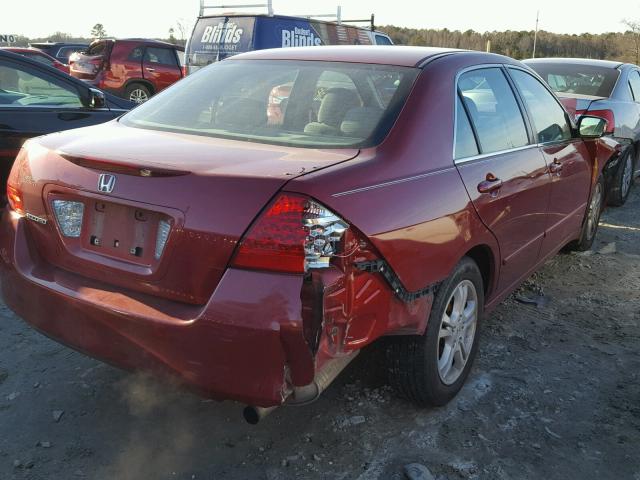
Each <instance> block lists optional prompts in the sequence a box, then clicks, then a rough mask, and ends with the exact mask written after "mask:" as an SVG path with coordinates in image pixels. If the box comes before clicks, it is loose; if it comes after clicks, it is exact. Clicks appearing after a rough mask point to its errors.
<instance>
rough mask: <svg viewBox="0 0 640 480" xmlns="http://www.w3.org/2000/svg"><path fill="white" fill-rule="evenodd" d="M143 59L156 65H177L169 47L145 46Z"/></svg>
mask: <svg viewBox="0 0 640 480" xmlns="http://www.w3.org/2000/svg"><path fill="white" fill-rule="evenodd" d="M144 61H145V62H149V63H157V64H158V65H175V66H177V65H178V60H177V58H176V56H175V54H174V53H173V50H171V49H169V48H158V47H147V48H146V50H145V52H144Z"/></svg>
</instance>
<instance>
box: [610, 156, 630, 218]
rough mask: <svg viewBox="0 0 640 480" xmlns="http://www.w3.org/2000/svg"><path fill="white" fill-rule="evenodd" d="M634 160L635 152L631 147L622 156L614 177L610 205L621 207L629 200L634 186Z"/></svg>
mask: <svg viewBox="0 0 640 480" xmlns="http://www.w3.org/2000/svg"><path fill="white" fill-rule="evenodd" d="M634 160H635V150H634V148H633V147H629V148H627V149H626V150H625V151H624V153H623V154H622V158H621V159H620V165H618V168H617V169H616V173H615V175H614V177H613V181H612V186H611V191H610V192H609V195H608V197H609V198H608V201H607V203H608V204H609V205H612V206H614V207H620V206H622V205H624V204H625V202H626V201H627V198H629V192H630V191H631V186H632V185H633V176H634V169H635V166H634Z"/></svg>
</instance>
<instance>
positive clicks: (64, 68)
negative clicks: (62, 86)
mask: <svg viewBox="0 0 640 480" xmlns="http://www.w3.org/2000/svg"><path fill="white" fill-rule="evenodd" d="M0 49H2V50H6V51H7V52H13V53H17V54H18V55H22V56H24V57H29V58H33V59H34V60H35V61H37V62H40V63H44V64H45V65H49V66H50V67H53V68H56V69H58V70H60V71H61V72H64V73H66V74H69V65H65V64H64V63H62V62H60V61H58V60H56V59H55V58H53V57H52V56H51V55H47V54H46V53H44V52H41V51H40V50H37V49H35V48H20V47H0Z"/></svg>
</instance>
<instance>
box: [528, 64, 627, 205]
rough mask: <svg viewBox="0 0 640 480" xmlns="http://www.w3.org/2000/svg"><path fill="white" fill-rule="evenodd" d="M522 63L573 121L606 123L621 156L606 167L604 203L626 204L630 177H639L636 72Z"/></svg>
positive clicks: (614, 66)
mask: <svg viewBox="0 0 640 480" xmlns="http://www.w3.org/2000/svg"><path fill="white" fill-rule="evenodd" d="M524 63H526V64H527V65H528V66H529V67H531V68H532V69H533V70H535V71H536V72H537V73H538V75H540V76H541V77H542V78H543V79H544V80H545V81H546V82H547V83H548V84H549V86H550V87H551V88H552V89H553V90H554V91H555V92H556V93H557V95H558V96H559V97H561V99H562V102H563V103H564V105H565V107H566V108H567V109H568V110H569V111H572V112H573V113H575V115H576V116H580V115H583V114H585V113H588V114H589V115H594V116H598V117H601V118H604V119H606V120H607V122H608V127H607V133H608V134H610V135H611V136H612V137H613V138H614V139H615V140H617V141H618V142H620V152H619V154H617V155H614V156H613V157H612V158H611V160H610V161H609V163H608V165H607V167H606V168H605V172H607V180H608V181H607V187H608V188H607V190H608V195H607V196H608V201H609V204H611V205H617V206H619V205H622V204H624V202H625V201H626V200H627V197H628V196H629V191H630V189H631V185H632V184H633V177H634V175H638V174H640V68H639V67H638V66H637V65H632V64H628V63H621V62H612V61H607V60H591V59H579V58H537V59H532V60H525V61H524Z"/></svg>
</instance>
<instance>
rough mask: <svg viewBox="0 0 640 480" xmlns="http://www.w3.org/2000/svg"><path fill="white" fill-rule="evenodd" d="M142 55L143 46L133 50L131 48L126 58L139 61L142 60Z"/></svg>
mask: <svg viewBox="0 0 640 480" xmlns="http://www.w3.org/2000/svg"><path fill="white" fill-rule="evenodd" d="M143 55H144V47H136V48H134V49H133V50H131V53H129V56H128V57H127V58H128V60H132V61H134V62H139V61H140V60H142V56H143Z"/></svg>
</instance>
